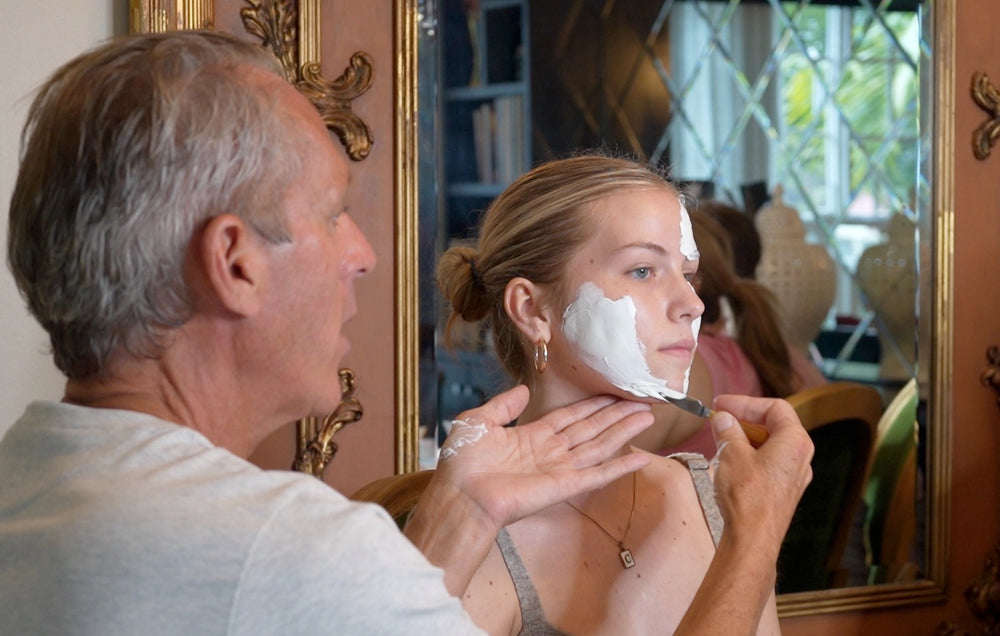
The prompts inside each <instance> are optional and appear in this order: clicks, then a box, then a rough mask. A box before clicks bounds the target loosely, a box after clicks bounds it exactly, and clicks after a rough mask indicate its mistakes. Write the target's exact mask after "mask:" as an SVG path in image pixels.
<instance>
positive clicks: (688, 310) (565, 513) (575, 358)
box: [438, 156, 809, 634]
mask: <svg viewBox="0 0 1000 636" xmlns="http://www.w3.org/2000/svg"><path fill="white" fill-rule="evenodd" d="M698 264H699V257H698V251H697V246H696V245H695V242H694V238H693V234H692V231H691V224H690V220H689V218H688V214H687V212H686V210H685V207H684V203H683V201H682V198H681V196H679V194H678V192H677V190H676V189H675V188H674V187H673V186H672V185H671V184H670V183H669V182H667V181H666V180H665V179H664V178H663V177H662V176H661V175H659V174H656V173H655V172H652V171H650V170H649V169H647V168H646V167H644V166H642V165H640V164H637V163H635V162H632V161H629V160H624V159H617V158H608V157H601V156H579V157H574V158H571V159H566V160H561V161H555V162H551V163H548V164H544V165H542V166H539V167H538V168H535V169H534V170H532V171H531V172H529V173H528V174H526V175H525V176H523V177H522V178H520V179H519V180H517V181H516V182H514V183H513V184H512V185H511V186H510V187H508V188H507V190H506V191H505V192H504V193H503V194H501V195H500V196H499V197H498V198H497V199H496V200H495V201H494V202H493V204H492V205H491V206H490V208H489V209H488V210H487V212H486V214H485V216H484V218H483V221H482V224H481V227H480V233H479V242H478V247H477V248H469V247H455V248H452V249H450V250H448V252H446V253H445V254H444V255H443V257H442V259H441V262H440V264H439V267H438V280H439V283H440V285H441V288H442V290H443V292H444V295H445V296H446V298H447V299H448V300H449V302H450V303H451V306H452V309H453V312H454V315H453V318H461V319H463V320H466V321H477V320H482V319H486V320H487V321H488V324H489V327H490V329H491V332H492V334H493V338H494V345H495V348H496V351H497V354H498V356H499V358H500V360H501V361H502V363H503V365H504V367H505V369H506V371H507V372H508V374H509V375H510V376H511V378H512V379H514V380H515V381H517V382H522V383H525V384H527V385H528V387H529V388H530V390H531V397H530V399H529V402H528V405H527V407H526V408H525V410H524V412H523V414H522V419H523V420H525V421H530V420H532V419H535V418H537V417H538V416H540V415H542V414H544V413H547V412H549V411H551V410H553V409H556V408H559V407H560V406H563V405H566V404H569V403H572V402H574V401H576V400H579V399H581V398H583V397H585V396H592V395H598V394H604V393H610V394H613V395H616V396H619V397H622V398H630V399H641V400H646V401H650V400H652V399H654V397H653V396H656V395H657V394H659V393H664V392H666V393H671V392H685V391H686V388H687V387H686V384H687V377H688V373H689V369H690V366H691V362H692V358H693V354H694V348H695V344H696V341H697V337H698V327H699V324H700V321H701V315H702V312H703V311H704V305H703V304H702V301H701V300H700V299H699V298H698V295H697V294H696V293H695V290H694V288H693V287H692V284H691V283H692V281H694V280H696V278H697V275H698ZM451 326H452V324H451V321H450V322H449V327H451ZM717 407H719V408H720V409H722V410H730V411H732V413H733V414H735V415H736V416H738V417H741V418H744V419H750V420H754V421H757V420H766V419H770V420H771V421H772V422H773V421H776V420H781V421H782V422H783V423H784V424H787V426H781V427H778V428H777V429H775V428H772V429H771V433H772V439H771V441H770V442H768V443H766V444H765V447H764V448H762V449H761V451H760V452H767V451H768V450H777V449H779V448H785V449H786V450H791V451H792V452H793V454H795V453H799V455H800V457H801V453H800V451H801V450H802V449H803V448H805V447H808V446H809V442H808V440H807V438H806V437H805V435H804V433H802V432H801V430H800V429H801V427H800V426H799V425H798V423H797V420H796V419H795V417H794V413H792V412H791V409H790V408H789V407H788V405H787V404H784V403H782V402H778V401H774V400H763V399H761V400H748V399H746V398H736V397H729V398H725V399H720V401H719V402H718V403H717ZM765 412H766V413H767V414H768V415H767V417H766V418H765V417H762V416H764V414H765ZM716 417H717V418H719V419H718V420H717V422H716V424H717V425H721V426H722V427H726V426H729V427H730V429H731V428H738V427H732V426H731V425H732V423H734V421H735V420H733V418H732V417H731V416H730V415H729V414H720V415H718V416H716ZM727 430H728V429H727ZM742 441H743V442H745V438H743V439H742ZM772 444H774V445H773V446H772ZM785 444H788V446H786V445H785ZM730 446H733V448H732V450H728V449H727V451H726V460H727V461H728V460H730V459H734V460H740V461H744V460H746V461H750V460H754V459H760V458H761V457H759V456H756V455H755V453H757V451H753V450H752V449H751V448H750V447H749V446H748V445H747V444H745V443H741V444H738V445H735V446H734V445H732V444H730ZM630 451H631V449H630V448H629V447H624V448H623V449H622V452H623V453H625V452H630ZM807 454H808V453H807ZM729 468H730V467H728V466H727V465H725V463H724V464H723V465H722V466H720V469H719V473H718V476H717V478H718V480H719V481H718V483H716V484H715V487H714V490H715V491H716V493H717V495H715V494H713V484H712V482H711V478H710V477H709V474H708V473H709V470H708V464H707V462H705V461H704V459H703V458H702V457H700V456H697V455H687V456H684V457H681V458H677V459H673V458H662V457H655V458H653V460H652V461H651V462H650V464H649V465H648V466H646V467H644V468H643V469H641V470H640V471H639V472H637V473H635V474H634V475H628V476H626V477H623V478H621V479H618V480H616V481H614V482H612V483H611V484H609V485H608V486H606V487H604V488H602V489H599V490H596V491H593V492H591V493H588V494H587V495H581V496H576V497H572V498H570V499H568V500H567V501H566V502H564V503H560V504H557V505H554V506H550V507H549V508H546V509H544V510H542V511H541V512H539V513H536V514H534V515H531V516H529V517H527V518H525V519H522V520H521V521H518V522H516V523H514V524H512V525H510V526H509V527H507V528H506V529H504V530H503V531H501V532H500V536H498V538H497V542H496V545H495V546H494V547H493V548H492V550H491V552H490V553H489V555H488V556H487V558H486V559H485V561H484V562H483V564H482V565H481V567H480V568H479V570H478V571H477V572H476V574H475V575H474V577H473V580H472V583H471V584H470V586H469V587H468V589H467V591H466V594H465V595H464V598H463V601H464V604H465V606H466V608H467V610H468V611H469V612H470V614H471V615H472V617H473V618H474V620H476V622H477V623H479V624H480V625H482V626H483V627H484V628H485V629H486V630H487V631H488V632H489V633H491V634H562V633H567V634H600V633H605V634H651V633H656V634H663V633H671V632H674V631H675V630H679V631H683V630H684V629H686V628H687V627H688V625H689V623H688V622H687V621H695V622H692V623H690V624H691V625H699V626H700V627H701V628H706V627H708V626H710V627H712V629H716V628H717V629H718V633H735V632H734V631H733V630H738V631H740V632H742V633H745V632H747V631H750V632H753V631H756V632H757V633H761V634H774V633H778V631H779V626H778V621H777V614H776V611H775V604H774V595H773V582H774V571H773V570H774V559H775V558H776V555H777V550H778V548H779V547H780V541H781V536H782V535H783V534H784V531H785V529H786V528H787V525H788V521H789V519H790V516H791V512H792V511H793V510H794V505H792V506H787V505H785V507H784V508H783V509H782V511H780V512H779V511H776V510H768V511H766V512H765V511H761V515H760V516H757V517H755V518H754V519H753V523H750V517H740V518H741V519H743V520H745V521H746V523H744V524H743V525H737V526H735V527H734V526H730V527H729V528H727V529H726V530H725V531H723V523H722V519H723V517H727V518H729V517H730V512H729V511H731V510H733V509H738V508H740V507H742V506H746V505H751V504H752V505H758V504H760V503H761V502H762V501H764V500H768V499H770V498H771V497H772V496H773V494H774V493H769V494H766V495H765V494H764V493H763V491H758V493H757V494H758V495H760V497H757V496H754V497H753V498H751V497H749V496H746V497H742V496H741V495H740V494H738V493H735V492H734V491H732V490H731V489H732V488H734V487H738V482H737V481H736V479H735V477H736V473H735V472H734V471H735V470H740V471H743V470H750V468H749V464H747V465H745V466H744V467H743V468H740V469H736V468H733V469H732V470H730V469H729ZM793 472H794V473H795V477H794V478H792V479H791V480H790V482H794V483H795V486H794V487H790V488H789V489H784V490H782V492H784V493H785V495H788V494H791V496H792V498H793V499H794V500H796V501H797V499H798V495H799V494H801V491H800V490H799V491H798V494H796V492H795V491H796V489H798V488H799V487H802V488H804V486H805V483H806V482H807V481H808V479H809V474H808V472H809V471H808V466H804V467H803V466H801V465H800V466H798V467H797V468H796V470H795V471H793ZM745 474H748V473H745ZM779 490H781V489H779ZM785 495H782V496H785ZM717 499H718V503H721V511H720V506H719V505H717ZM771 503H774V504H775V505H777V501H776V500H774V499H772V500H771ZM786 504H787V502H786ZM758 524H763V525H764V526H766V528H759V527H754V526H757V525H758ZM761 530H763V534H764V535H766V536H767V537H768V539H767V540H766V541H764V544H766V548H765V549H763V550H762V551H760V552H757V551H756V550H755V551H754V555H753V556H751V555H749V554H748V553H746V552H743V551H742V550H741V549H739V548H738V547H736V546H738V545H740V544H742V545H744V546H746V545H747V544H745V543H743V541H745V540H746V539H747V537H748V536H751V535H753V534H755V533H757V532H758V531H761ZM759 536H760V535H758V537H759ZM717 550H718V553H717ZM737 554H738V555H739V556H738V557H735V558H734V560H733V561H729V558H730V557H731V556H732V555H737ZM720 557H721V558H720ZM746 559H750V560H753V561H754V564H753V565H751V564H750V563H749V562H748V561H747V560H746ZM737 579H739V580H740V585H741V586H743V585H746V584H747V583H748V582H749V587H747V589H748V590H749V594H748V596H747V597H740V596H739V595H738V594H737V593H736V592H735V590H734V586H735V583H734V581H736V580H737ZM720 595H721V596H720ZM724 608H727V609H724ZM729 610H731V611H729ZM707 614H712V615H713V617H714V619H713V620H718V621H723V622H716V623H711V622H710V623H701V622H697V621H698V620H704V618H705V616H706V615H707ZM726 621H728V622H726Z"/></svg>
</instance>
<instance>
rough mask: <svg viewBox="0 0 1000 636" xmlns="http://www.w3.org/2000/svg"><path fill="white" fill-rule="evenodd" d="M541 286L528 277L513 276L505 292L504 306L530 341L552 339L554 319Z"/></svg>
mask: <svg viewBox="0 0 1000 636" xmlns="http://www.w3.org/2000/svg"><path fill="white" fill-rule="evenodd" d="M547 305H548V303H547V302H546V300H545V295H544V293H543V292H542V290H541V288H540V287H539V286H538V285H536V284H535V283H533V282H531V281H530V280H528V279H527V278H520V277H519V278H513V279H511V280H510V281H509V282H508V283H507V287H506V289H504V294H503V308H504V310H505V311H506V312H507V315H508V316H510V319H511V321H512V322H513V323H514V324H515V325H517V328H518V329H520V330H521V333H523V334H524V335H525V337H527V339H528V340H529V341H530V342H538V341H539V340H543V341H545V342H548V341H549V340H551V339H552V320H551V317H550V316H549V311H548V307H547Z"/></svg>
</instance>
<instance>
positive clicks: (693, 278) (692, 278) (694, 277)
mask: <svg viewBox="0 0 1000 636" xmlns="http://www.w3.org/2000/svg"><path fill="white" fill-rule="evenodd" d="M684 279H685V280H687V282H689V283H691V287H694V290H695V291H696V292H698V291H701V282H702V278H701V273H700V272H690V273H688V274H684Z"/></svg>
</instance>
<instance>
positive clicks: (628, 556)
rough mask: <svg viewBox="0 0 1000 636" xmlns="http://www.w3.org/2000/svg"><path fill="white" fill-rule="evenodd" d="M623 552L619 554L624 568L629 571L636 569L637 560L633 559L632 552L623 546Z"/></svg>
mask: <svg viewBox="0 0 1000 636" xmlns="http://www.w3.org/2000/svg"><path fill="white" fill-rule="evenodd" d="M621 549H622V551H621V552H619V553H618V556H620V557H621V559H622V566H624V568H625V569H626V570H627V569H629V568H632V567H635V559H633V558H632V551H631V550H629V549H628V548H626V547H625V546H621Z"/></svg>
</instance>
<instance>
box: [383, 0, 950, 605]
mask: <svg viewBox="0 0 1000 636" xmlns="http://www.w3.org/2000/svg"><path fill="white" fill-rule="evenodd" d="M396 2H397V14H396V17H397V25H396V33H395V37H396V49H397V51H399V54H398V55H397V60H396V64H397V67H396V71H395V72H396V73H397V75H396V89H397V93H398V95H397V104H396V106H397V112H398V117H399V120H398V121H397V129H396V134H397V140H399V141H400V145H401V146H403V145H406V147H407V148H409V149H410V150H408V151H406V152H404V151H402V150H398V151H397V152H398V154H397V166H396V173H397V183H396V187H397V194H398V195H399V196H398V199H397V200H398V201H399V206H398V208H397V215H398V217H397V219H398V221H399V225H398V227H399V234H398V235H397V257H398V259H399V260H398V261H397V263H398V266H399V271H400V272H401V273H402V276H401V277H398V278H397V281H398V282H399V283H401V285H400V289H399V290H398V292H397V293H398V294H399V296H398V298H399V301H400V304H399V305H398V306H399V307H400V308H402V309H404V310H405V311H406V312H408V313H406V315H401V316H400V317H399V320H400V322H399V323H398V332H397V334H396V342H397V354H398V357H397V360H398V363H399V364H401V365H402V366H401V367H400V370H399V373H398V377H399V378H400V381H399V382H400V383H399V387H398V389H399V393H398V395H397V398H398V399H399V404H400V409H399V411H398V413H399V414H400V415H399V419H398V421H397V426H398V429H397V441H398V444H399V452H400V456H398V457H397V465H398V470H399V471H400V472H406V471H411V470H415V469H416V468H417V465H418V448H417V441H418V430H417V429H418V421H417V416H416V413H417V398H416V396H417V394H418V384H417V359H416V353H415V352H416V351H417V349H418V343H417V337H416V332H417V309H416V307H417V297H416V280H417V274H416V272H417V261H416V247H415V246H416V245H417V234H416V232H417V209H416V202H415V201H416V200H415V198H414V197H415V195H414V193H415V191H416V183H417V172H416V166H415V158H414V155H415V152H414V151H413V150H412V149H413V148H415V147H416V144H415V139H416V132H415V128H414V125H413V120H414V117H415V110H414V104H416V98H417V93H416V90H417V86H416V77H417V52H418V45H417V42H418V29H419V25H420V21H421V19H422V18H423V16H421V14H420V11H419V10H420V7H421V6H423V4H424V3H423V1H422V0H396ZM928 5H929V8H930V11H929V12H928V14H929V15H930V19H931V20H932V23H933V49H932V50H933V62H932V69H931V76H932V80H931V82H930V84H931V85H932V87H933V88H932V89H931V90H928V91H925V93H924V95H925V97H924V98H925V99H928V100H933V101H932V103H933V108H932V112H933V118H934V120H933V122H924V123H922V126H928V125H929V126H931V127H932V129H933V130H932V131H931V134H930V135H928V137H927V138H928V139H932V140H933V143H932V144H930V146H929V147H931V148H932V151H931V152H932V153H933V156H932V157H930V158H928V159H927V161H929V162H930V166H929V167H930V169H931V170H932V171H933V179H932V181H931V182H932V183H933V192H932V198H931V207H932V208H933V209H932V210H931V213H930V215H929V216H930V224H929V225H928V226H926V227H923V226H922V227H921V231H922V232H924V231H929V232H931V233H932V235H933V238H932V242H933V246H932V250H931V252H932V253H931V254H929V255H928V257H927V259H925V261H924V262H923V263H924V266H926V267H925V270H924V271H922V272H921V276H923V277H926V278H927V280H928V283H929V285H928V287H925V288H924V289H929V290H930V293H929V294H926V296H928V298H927V299H926V300H922V301H921V302H922V308H921V316H927V315H930V316H931V328H930V330H929V331H928V333H929V335H930V338H929V340H930V342H929V343H928V344H926V345H925V344H923V343H922V344H921V352H920V355H921V358H920V359H921V361H922V362H923V361H927V362H925V363H924V364H925V365H926V368H927V369H928V370H929V371H928V375H927V377H928V378H929V382H930V384H931V386H930V392H929V395H930V406H929V412H928V417H929V418H930V426H929V429H928V441H929V452H928V456H927V462H928V466H929V467H930V468H929V470H928V475H927V489H928V493H927V496H928V502H929V504H928V508H929V509H928V510H927V512H926V515H927V533H928V537H929V539H928V543H927V546H926V550H927V558H928V561H927V563H928V568H927V573H926V576H927V578H924V579H921V580H919V581H916V582H912V583H889V584H880V585H869V586H860V587H850V588H842V589H831V590H822V591H815V592H801V593H796V594H783V595H780V596H779V597H778V611H779V614H780V615H781V616H782V617H790V616H800V615H808V614H820V613H830V612H845V611H853V610H859V609H869V608H881V607H890V606H902V605H912V604H920V603H931V602H939V601H943V600H944V599H945V598H946V597H945V587H946V583H947V581H946V575H947V567H946V565H947V562H948V544H949V543H948V542H949V532H950V497H949V491H950V475H951V437H950V425H951V422H950V413H951V399H952V398H951V396H952V390H951V370H952V347H951V340H952V338H951V329H952V320H951V315H952V294H951V290H952V271H951V265H952V254H953V250H954V233H953V227H954V224H953V213H954V212H953V211H954V196H953V190H952V188H953V177H952V173H953V165H954V159H953V155H954V111H955V96H954V77H953V68H954V49H955V43H954V37H955V36H954V33H955V9H954V6H953V4H952V3H950V2H934V1H933V0H932V1H931V2H929V3H928ZM928 270H929V271H928ZM404 407H405V408H404Z"/></svg>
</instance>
